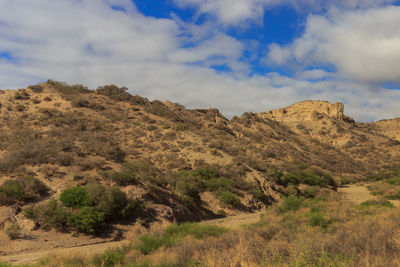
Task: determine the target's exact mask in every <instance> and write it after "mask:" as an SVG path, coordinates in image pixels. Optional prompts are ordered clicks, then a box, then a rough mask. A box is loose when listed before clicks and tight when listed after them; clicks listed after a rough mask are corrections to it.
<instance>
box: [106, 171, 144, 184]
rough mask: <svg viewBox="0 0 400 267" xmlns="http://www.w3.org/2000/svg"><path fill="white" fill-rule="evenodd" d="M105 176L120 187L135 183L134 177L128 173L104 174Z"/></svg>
mask: <svg viewBox="0 0 400 267" xmlns="http://www.w3.org/2000/svg"><path fill="white" fill-rule="evenodd" d="M106 176H108V177H110V178H111V180H112V181H113V182H115V183H116V184H117V185H120V186H126V185H130V184H135V183H137V180H136V178H135V176H134V175H133V174H131V173H128V172H113V173H111V174H110V175H107V174H106Z"/></svg>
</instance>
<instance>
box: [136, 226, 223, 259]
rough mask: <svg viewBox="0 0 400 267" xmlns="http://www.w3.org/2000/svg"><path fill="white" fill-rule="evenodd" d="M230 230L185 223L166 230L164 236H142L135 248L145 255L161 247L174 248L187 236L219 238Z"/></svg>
mask: <svg viewBox="0 0 400 267" xmlns="http://www.w3.org/2000/svg"><path fill="white" fill-rule="evenodd" d="M227 231H228V230H227V229H226V228H223V227H219V226H216V225H201V224H198V223H183V224H180V225H171V226H169V227H167V228H166V229H165V233H164V234H163V235H162V236H156V235H153V234H146V235H141V236H140V237H139V242H138V243H137V244H136V245H135V248H136V249H137V250H139V251H140V252H141V253H143V254H149V253H151V252H153V251H156V250H158V249H159V248H161V247H166V248H168V247H172V246H174V245H176V244H177V243H178V242H180V241H181V240H182V239H183V238H184V237H186V236H189V235H190V236H193V237H194V238H196V239H204V238H207V237H209V236H214V237H219V236H221V235H222V234H224V233H226V232H227Z"/></svg>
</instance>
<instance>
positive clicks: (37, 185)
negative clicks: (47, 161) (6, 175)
mask: <svg viewBox="0 0 400 267" xmlns="http://www.w3.org/2000/svg"><path fill="white" fill-rule="evenodd" d="M48 191H49V189H48V188H47V186H46V185H44V184H43V183H42V182H41V181H39V180H38V179H36V178H34V177H32V176H27V177H24V178H22V177H20V178H17V179H16V180H6V181H5V182H4V183H3V184H2V185H1V186H0V205H12V204H14V203H28V202H33V201H36V200H39V199H40V198H42V197H43V196H45V195H47V194H48Z"/></svg>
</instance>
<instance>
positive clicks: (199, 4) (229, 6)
mask: <svg viewBox="0 0 400 267" xmlns="http://www.w3.org/2000/svg"><path fill="white" fill-rule="evenodd" d="M173 1H174V2H175V3H176V4H177V5H178V6H179V7H181V8H186V7H195V8H197V16H200V15H202V14H208V15H211V16H213V17H215V18H216V20H217V21H218V22H219V23H221V24H222V25H224V26H229V25H234V26H246V23H247V22H260V20H261V19H262V18H263V16H264V12H265V11H267V10H269V9H271V8H273V7H276V6H281V5H285V6H290V7H293V8H294V9H296V10H297V11H298V12H310V11H318V12H320V11H324V10H328V9H330V8H332V7H338V8H342V9H356V8H361V9H365V8H370V7H379V6H382V5H385V4H390V3H393V2H395V1H396V0H322V1H321V0H173Z"/></svg>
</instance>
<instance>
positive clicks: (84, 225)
mask: <svg viewBox="0 0 400 267" xmlns="http://www.w3.org/2000/svg"><path fill="white" fill-rule="evenodd" d="M103 223H104V213H103V212H98V211H96V210H95V209H94V208H93V207H83V208H80V209H79V210H78V211H77V212H76V213H72V214H69V215H68V216H67V226H70V227H73V228H75V229H77V230H79V231H81V232H83V233H88V234H94V233H95V232H96V231H97V230H98V229H99V228H100V227H101V226H102V225H103Z"/></svg>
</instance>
